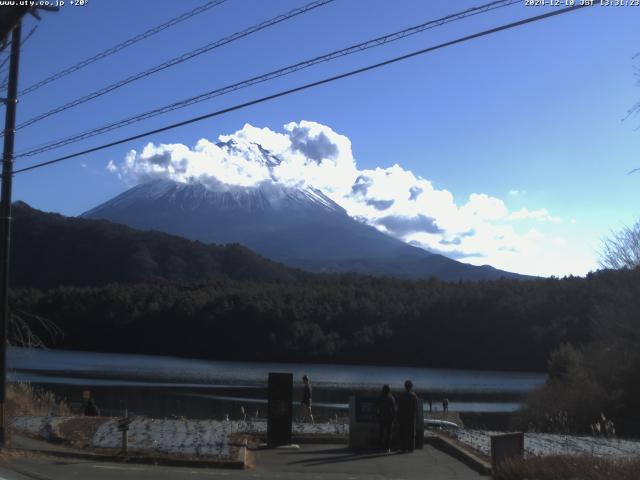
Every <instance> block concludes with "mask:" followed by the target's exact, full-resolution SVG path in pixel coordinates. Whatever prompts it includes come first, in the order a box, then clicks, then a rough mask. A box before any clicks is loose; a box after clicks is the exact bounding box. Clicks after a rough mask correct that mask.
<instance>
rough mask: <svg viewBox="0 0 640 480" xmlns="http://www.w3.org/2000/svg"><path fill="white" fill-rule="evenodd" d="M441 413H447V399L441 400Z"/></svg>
mask: <svg viewBox="0 0 640 480" xmlns="http://www.w3.org/2000/svg"><path fill="white" fill-rule="evenodd" d="M442 411H443V412H444V413H447V412H448V411H449V399H448V398H445V399H444V400H442Z"/></svg>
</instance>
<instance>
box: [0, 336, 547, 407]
mask: <svg viewBox="0 0 640 480" xmlns="http://www.w3.org/2000/svg"><path fill="white" fill-rule="evenodd" d="M8 363H9V368H10V369H11V371H10V372H9V379H10V380H12V381H28V382H31V383H33V384H38V385H43V386H46V387H47V388H48V389H50V390H53V391H54V392H55V393H57V394H58V395H61V396H64V397H65V398H67V399H68V400H69V401H70V402H71V403H72V404H73V403H79V402H80V401H81V398H82V391H83V390H91V391H92V394H93V395H94V397H95V398H96V401H97V402H98V405H99V406H100V407H101V408H103V410H107V411H109V410H112V411H116V410H119V409H124V408H128V409H129V410H131V411H134V412H137V413H140V414H146V415H154V416H170V415H180V416H182V415H184V416H189V417H211V416H216V415H224V414H225V413H230V414H231V415H232V416H233V415H234V414H237V412H238V411H239V408H240V405H242V406H243V407H244V408H245V409H246V410H247V411H249V412H250V413H251V414H253V413H254V412H256V411H257V412H256V413H257V414H258V415H262V414H263V412H264V410H265V409H266V381H267V376H268V373H269V372H291V373H293V374H294V379H295V381H296V382H297V384H296V385H295V394H296V395H297V396H300V395H301V394H300V392H301V382H300V378H301V377H302V375H303V374H306V375H308V376H309V377H310V378H311V382H312V385H313V396H314V404H315V407H316V409H320V410H323V409H324V410H326V411H327V412H330V411H337V412H340V411H344V410H345V409H346V408H347V402H348V397H349V395H351V394H353V393H364V392H366V393H369V394H371V393H377V392H378V391H379V389H380V387H381V386H382V385H383V384H385V383H387V384H389V385H390V386H391V388H392V390H393V391H394V392H400V391H401V390H402V384H403V382H404V380H405V379H407V378H409V379H411V380H412V381H413V383H414V385H415V389H416V391H417V393H418V394H419V395H420V396H421V397H423V398H425V399H428V398H431V399H432V400H433V401H434V407H435V408H436V409H439V408H440V401H441V400H442V399H443V398H445V397H446V398H448V399H449V400H450V403H449V408H450V410H452V411H460V412H510V411H514V410H516V409H517V408H518V407H519V406H520V402H521V401H522V399H523V398H524V396H525V395H526V394H527V393H528V392H530V391H531V390H533V389H535V388H537V387H539V386H540V385H542V384H543V383H544V382H545V381H546V374H544V373H536V372H501V371H473V370H449V369H433V368H411V367H406V368H405V367H385V366H361V365H333V364H303V363H257V362H227V361H210V360H196V359H185V358H175V357H162V356H151V355H131V354H115V353H93V352H76V351H64V350H33V349H23V348H11V349H9V352H8ZM296 398H297V397H296ZM425 403H426V402H425Z"/></svg>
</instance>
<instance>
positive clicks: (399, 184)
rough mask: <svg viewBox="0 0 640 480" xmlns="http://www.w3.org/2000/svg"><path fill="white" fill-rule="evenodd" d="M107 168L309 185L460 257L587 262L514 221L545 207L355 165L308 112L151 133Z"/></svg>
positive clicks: (553, 269)
mask: <svg viewBox="0 0 640 480" xmlns="http://www.w3.org/2000/svg"><path fill="white" fill-rule="evenodd" d="M107 170H109V171H110V172H114V173H117V174H118V175H119V176H120V177H121V178H122V179H123V180H124V181H125V182H126V183H128V184H135V183H139V182H144V181H147V180H150V179H153V178H165V179H172V180H175V181H178V182H183V183H184V182H192V181H197V182H200V183H203V184H205V185H207V186H208V187H209V188H211V189H226V188H228V187H229V186H231V185H240V186H248V187H250V186H255V185H258V184H260V183H262V182H277V183H281V184H284V185H287V186H314V187H315V188H318V189H320V190H322V191H323V192H324V193H325V194H326V195H328V196H329V197H331V198H332V199H333V200H334V201H336V202H337V203H339V204H340V205H341V206H342V207H344V208H345V209H346V210H347V212H348V213H349V214H350V215H352V216H353V217H355V218H358V219H360V220H362V221H364V222H367V223H369V224H370V225H373V226H375V227H376V228H378V229H379V230H381V231H383V232H387V233H389V234H391V235H394V236H397V237H398V238H401V239H402V240H404V241H407V242H410V243H412V244H414V245H418V246H421V247H423V248H426V249H429V250H431V251H434V252H439V253H443V254H445V255H449V256H451V257H453V258H457V259H460V260H462V261H465V262H469V263H474V264H489V265H493V266H495V267H496V268H501V269H506V270H511V271H517V272H521V273H528V274H536V275H551V274H555V275H564V274H569V273H577V274H583V273H586V272H587V271H588V270H589V269H590V268H592V267H593V265H592V260H591V259H586V260H585V259H583V258H576V255H575V254H573V252H572V250H571V248H570V246H568V245H567V243H566V241H565V240H563V239H562V238H560V237H557V236H553V235H550V234H547V233H545V232H542V231H539V230H538V229H535V228H529V229H528V230H526V231H521V230H522V228H523V227H526V226H527V225H529V226H531V225H532V224H531V223H526V222H527V221H529V222H532V221H533V222H536V224H539V225H540V226H542V225H543V223H544V222H552V223H559V222H560V221H561V220H560V218H559V217H557V216H554V215H552V214H551V213H550V212H549V211H548V210H547V209H545V208H539V209H534V210H529V209H527V208H521V209H520V210H517V211H509V209H508V207H507V206H506V204H505V202H504V201H503V200H502V199H500V198H497V197H493V196H490V195H487V194H484V193H472V194H471V195H469V197H468V199H467V200H466V201H465V202H464V203H457V202H456V201H455V199H454V197H453V195H452V194H451V192H449V191H448V190H445V189H438V188H435V187H434V186H433V184H432V183H431V182H430V181H429V180H427V179H425V178H422V177H420V176H419V175H415V174H414V173H413V172H411V171H410V170H406V169H404V168H403V167H402V166H401V165H400V164H398V163H394V164H392V165H391V166H388V167H376V168H373V169H360V168H358V166H357V163H356V160H355V159H354V158H353V153H352V150H351V141H350V140H349V139H348V138H347V137H346V136H344V135H340V134H338V133H336V132H334V131H333V130H332V129H331V128H329V127H327V126H325V125H321V124H319V123H316V122H309V121H301V122H298V123H295V122H292V123H289V124H287V125H285V126H284V128H283V131H282V132H274V131H272V130H270V129H268V128H256V127H253V126H252V125H248V124H247V125H245V126H244V127H243V128H242V129H240V130H239V131H237V132H235V133H233V134H229V135H220V136H219V137H218V141H217V142H211V141H209V140H205V139H202V140H200V141H198V142H197V144H196V145H195V147H193V148H188V147H187V146H185V145H182V144H162V145H154V144H151V143H150V144H148V145H146V146H145V147H144V149H143V150H142V152H140V153H138V152H137V151H135V150H131V151H130V152H129V153H128V154H127V155H126V156H125V158H124V161H123V162H121V163H120V164H119V165H116V164H115V163H114V162H109V164H108V165H107ZM524 193H525V192H524V191H523V190H511V191H510V192H509V195H511V196H519V195H524ZM517 225H519V226H518V228H516V226H517Z"/></svg>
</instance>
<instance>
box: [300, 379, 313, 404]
mask: <svg viewBox="0 0 640 480" xmlns="http://www.w3.org/2000/svg"><path fill="white" fill-rule="evenodd" d="M302 404H303V405H311V385H309V384H307V385H305V386H304V391H303V392H302Z"/></svg>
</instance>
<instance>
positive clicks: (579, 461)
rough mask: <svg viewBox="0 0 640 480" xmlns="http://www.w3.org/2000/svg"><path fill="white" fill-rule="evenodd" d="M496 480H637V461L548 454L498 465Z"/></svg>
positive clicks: (638, 470)
mask: <svg viewBox="0 0 640 480" xmlns="http://www.w3.org/2000/svg"><path fill="white" fill-rule="evenodd" d="M494 478H495V479H496V480H524V479H527V480H578V479H579V480H613V479H615V480H638V479H639V478H640V459H639V458H629V459H613V458H601V457H592V456H569V455H550V456H544V457H538V456H534V457H528V458H526V459H522V460H510V461H506V462H504V463H502V464H501V465H500V467H499V468H498V471H497V472H496V474H495V476H494Z"/></svg>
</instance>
